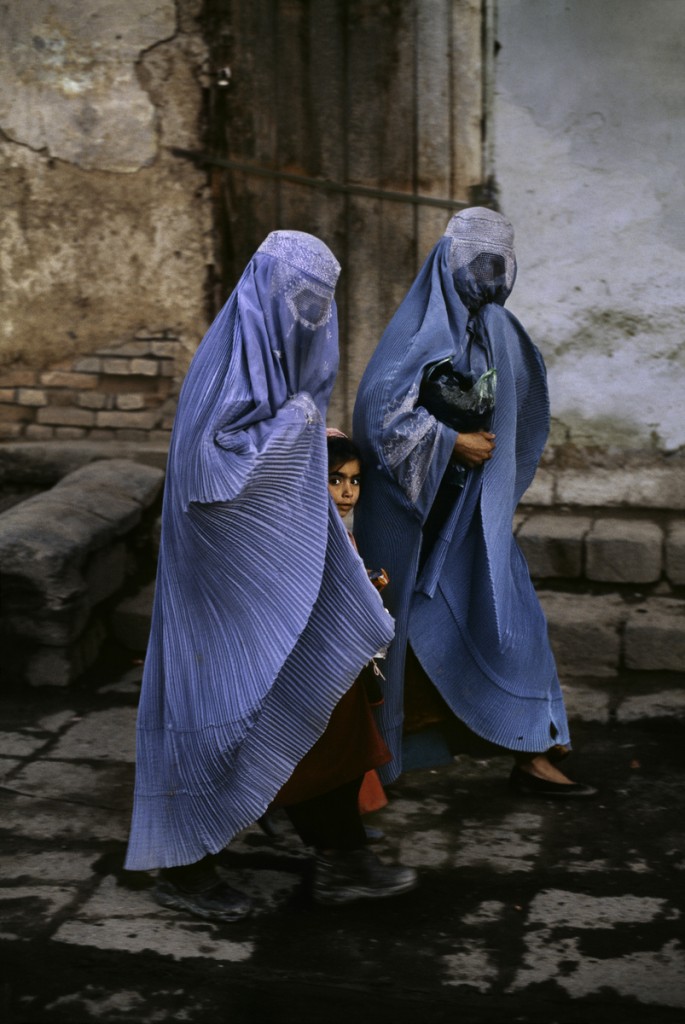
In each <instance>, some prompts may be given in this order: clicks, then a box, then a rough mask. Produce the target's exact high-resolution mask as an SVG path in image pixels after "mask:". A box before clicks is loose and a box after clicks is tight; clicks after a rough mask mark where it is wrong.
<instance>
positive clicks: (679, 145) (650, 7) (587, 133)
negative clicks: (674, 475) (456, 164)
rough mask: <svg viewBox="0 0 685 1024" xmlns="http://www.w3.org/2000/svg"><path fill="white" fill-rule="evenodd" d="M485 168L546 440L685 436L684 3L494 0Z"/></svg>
mask: <svg viewBox="0 0 685 1024" xmlns="http://www.w3.org/2000/svg"><path fill="white" fill-rule="evenodd" d="M497 39H498V41H499V43H500V46H501V49H500V51H499V54H498V57H497V61H496V94H495V110H494V116H495V147H494V155H495V170H496V176H497V179H498V183H499V186H500V203H501V208H502V210H503V212H504V213H505V214H507V216H509V217H510V218H511V220H512V221H513V223H514V226H515V229H516V235H517V253H518V258H519V278H518V281H517V284H516V288H515V289H514V293H513V295H512V298H511V300H510V302H509V306H510V308H511V309H512V311H513V312H514V313H516V314H517V315H519V316H520V318H521V320H522V321H523V323H524V324H525V325H526V326H527V328H528V329H529V331H530V333H531V334H532V335H533V337H534V338H535V340H536V341H537V342H538V344H539V345H540V347H541V349H542V351H543V353H544V355H545V358H546V361H547V364H548V368H549V378H550V392H551V399H552V412H553V416H554V418H555V421H556V422H555V432H554V438H555V439H556V440H558V441H561V440H564V439H569V440H571V441H575V442H577V443H579V444H581V445H598V446H601V447H604V446H606V445H607V444H615V445H618V446H619V447H622V448H627V449H640V448H641V449H647V448H652V449H656V450H661V451H673V450H675V449H678V448H680V447H681V446H683V445H685V416H683V412H682V408H683V395H684V394H685V346H684V344H683V334H684V333H685V331H684V325H685V316H684V314H685V260H684V259H683V250H684V249H685V183H684V180H683V176H684V173H685V131H684V129H685V87H684V79H683V67H684V66H685V4H683V3H682V2H681V0H602V2H601V3H592V2H590V0H499V9H498V29H497Z"/></svg>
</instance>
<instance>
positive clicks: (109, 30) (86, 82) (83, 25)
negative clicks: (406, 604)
mask: <svg viewBox="0 0 685 1024" xmlns="http://www.w3.org/2000/svg"><path fill="white" fill-rule="evenodd" d="M201 7H202V4H201V2H200V0H177V2H174V0H119V2H118V3H117V4H112V3H111V2H109V0H28V2H26V3H22V4H1V5H0V36H1V37H2V39H3V47H2V51H1V53H0V171H1V173H2V180H3V189H2V194H1V196H0V273H1V277H0V300H1V301H2V308H3V316H2V319H1V320H0V373H2V385H3V387H4V388H7V389H9V388H11V387H13V386H21V383H22V382H23V384H24V386H25V387H26V386H29V387H30V386H33V387H37V388H40V386H41V384H42V383H43V381H42V379H41V373H43V374H44V373H45V372H47V371H52V372H54V371H56V370H63V371H68V372H72V371H74V369H75V366H77V364H78V360H79V359H83V357H86V356H90V355H92V354H93V353H95V352H101V351H107V352H111V351H114V352H116V351H117V350H118V348H120V347H123V349H124V350H125V349H126V346H127V345H128V346H129V347H130V345H131V343H132V342H133V341H136V340H137V341H138V342H142V341H144V340H146V339H149V338H155V339H157V340H159V339H162V340H164V341H165V342H167V343H168V342H171V341H173V342H176V350H175V352H176V358H175V363H176V364H177V368H178V371H179V373H180V372H182V371H183V370H184V369H185V367H186V366H187V362H188V359H189V356H190V353H191V352H192V351H193V350H194V349H195V347H196V345H197V342H198V340H199V338H200V337H201V336H202V333H203V331H204V329H205V327H206V321H207V315H208V310H209V288H210V281H209V274H210V272H211V264H212V253H211V220H210V200H209V196H208V194H207V189H206V178H205V175H204V173H203V172H202V171H198V170H197V169H196V168H193V167H191V166H190V165H188V164H187V163H185V162H181V161H179V160H178V159H177V158H175V157H174V156H173V155H172V154H171V153H170V147H176V146H178V147H181V148H193V149H195V148H198V146H199V145H200V143H199V141H198V140H199V137H200V133H201V123H202V102H203V86H205V85H206V74H207V71H206V64H207V58H206V50H205V46H204V41H203V37H202V33H201V26H200V22H199V17H200V14H201ZM138 348H139V349H140V351H138V352H137V355H139V356H143V355H145V353H143V352H142V348H141V345H140V344H139V346H138ZM129 354H130V353H129ZM168 354H169V353H168V351H167V353H166V355H167V356H168ZM31 375H33V376H31ZM166 376H167V377H168V376H169V374H168V371H167V372H166ZM17 382H19V383H17ZM146 383H147V386H146V387H145V388H142V389H141V390H140V396H141V397H140V402H141V405H142V407H144V408H145V409H147V410H149V409H150V408H152V407H153V406H155V404H156V405H157V406H160V408H161V404H163V400H164V399H165V398H166V396H167V394H168V390H169V389H168V386H165V387H163V388H161V389H158V391H159V394H157V393H156V392H155V393H154V394H153V391H154V389H151V388H150V387H149V381H148V382H146ZM167 384H168V381H167ZM129 390H130V389H129ZM51 394H52V393H51ZM20 397H21V396H19V395H18V394H17V393H15V396H14V398H15V403H14V404H15V406H16V405H17V404H18V405H19V406H21V404H22V403H21V400H20ZM52 397H53V398H54V395H52ZM7 398H8V394H7V390H6V391H5V394H4V400H5V401H6V400H7ZM24 398H25V403H24V415H23V419H22V414H21V410H20V411H19V412H17V410H16V408H15V409H14V412H13V413H12V414H11V415H9V414H8V416H7V417H6V418H5V419H4V420H3V419H2V418H1V417H0V431H1V432H2V436H3V437H5V438H7V437H12V436H27V435H26V429H25V423H26V421H27V416H28V411H27V410H29V409H30V405H29V404H28V401H29V399H28V397H27V396H26V395H24ZM67 398H68V396H67V395H66V394H62V395H61V400H62V404H63V405H66V404H67ZM43 399H44V396H43ZM39 400H40V398H36V401H39ZM107 404H109V405H110V411H111V409H116V408H117V403H116V398H112V400H111V402H109V401H108V403H107ZM5 412H7V409H6V408H5ZM161 417H162V414H161V412H160V416H159V417H158V418H159V420H160V422H159V424H158V425H160V426H161ZM55 429H56V427H55V426H54V425H53V427H50V425H49V424H47V423H44V424H43V429H42V430H36V431H34V433H33V436H34V437H37V438H40V437H46V436H83V435H82V434H80V433H79V431H80V430H81V429H82V428H81V427H80V425H78V424H73V423H72V424H64V425H63V426H62V427H61V428H60V429H61V430H62V431H63V432H62V433H61V434H60V433H58V434H57V435H55ZM122 429H123V428H122ZM65 430H66V431H67V433H64V431H65ZM28 436H31V435H30V434H29V435H28Z"/></svg>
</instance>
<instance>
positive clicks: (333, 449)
mask: <svg viewBox="0 0 685 1024" xmlns="http://www.w3.org/2000/svg"><path fill="white" fill-rule="evenodd" d="M327 443H328V472H329V473H332V472H334V471H335V470H336V469H340V467H341V466H344V465H345V463H346V462H351V461H352V459H357V460H358V462H359V465H360V466H361V461H362V457H361V453H360V451H359V448H357V446H356V444H355V443H354V441H351V440H350V438H349V437H340V436H339V435H337V434H335V435H334V436H333V437H328V438H327Z"/></svg>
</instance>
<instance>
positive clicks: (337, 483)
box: [328, 459, 362, 519]
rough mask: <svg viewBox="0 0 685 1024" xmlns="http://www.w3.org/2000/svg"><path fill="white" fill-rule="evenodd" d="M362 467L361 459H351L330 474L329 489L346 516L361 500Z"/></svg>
mask: <svg viewBox="0 0 685 1024" xmlns="http://www.w3.org/2000/svg"><path fill="white" fill-rule="evenodd" d="M361 473H362V467H361V465H360V463H359V459H350V461H349V462H343V464H342V466H338V468H337V469H334V470H331V472H330V473H329V474H328V490H329V491H330V492H331V495H332V496H333V501H334V502H335V507H336V508H337V510H338V512H339V513H340V515H341V516H342V517H343V519H344V518H345V516H346V515H347V514H348V512H351V511H352V509H353V508H354V506H355V505H356V504H357V501H358V500H359V490H360V487H361Z"/></svg>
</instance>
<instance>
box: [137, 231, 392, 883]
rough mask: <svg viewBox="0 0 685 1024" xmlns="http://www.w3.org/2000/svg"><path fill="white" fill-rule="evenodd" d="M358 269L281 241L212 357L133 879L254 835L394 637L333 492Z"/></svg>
mask: <svg viewBox="0 0 685 1024" xmlns="http://www.w3.org/2000/svg"><path fill="white" fill-rule="evenodd" d="M339 269H340V268H339V265H338V263H337V261H336V260H335V258H334V256H333V254H332V253H331V252H330V250H329V249H328V248H327V247H326V246H325V245H324V244H323V243H322V242H321V241H320V240H318V239H316V238H314V237H313V236H311V235H307V234H304V233H301V232H291V231H277V232H272V233H271V234H270V235H269V236H268V237H267V239H266V240H265V241H264V243H262V245H261V246H260V248H259V250H258V251H257V252H256V253H255V255H254V257H253V258H252V259H251V261H250V263H249V264H248V266H247V267H246V269H245V271H244V273H243V275H242V277H241V279H240V281H239V283H238V285H237V287H236V288H235V290H234V292H233V293H232V295H231V296H230V298H229V299H228V301H227V303H226V305H225V306H224V307H223V309H222V310H221V312H220V313H219V314H218V316H217V317H216V319H215V321H214V323H213V324H212V326H211V327H210V329H209V331H208V332H207V334H206V335H205V337H204V339H203V341H202V343H201V344H200V346H199V348H198V350H197V352H196V354H195V356H194V358H193V361H192V363H191V366H190V369H189V371H188V373H187V376H186V378H185V381H184V384H183V388H182V391H181V394H180V398H179V403H178V410H177V415H176V420H175V423H174V429H173V433H172V439H171V446H170V452H169V461H168V470H167V479H166V487H165V495H164V506H163V518H162V538H161V546H160V554H159V565H158V574H157V585H156V593H155V602H154V609H153V618H152V628H151V635H150V641H149V647H148V651H147V656H146V662H145V669H144V676H143V687H142V693H141V700H140V707H139V713H138V727H137V763H136V785H135V797H134V810H133V821H132V827H131V835H130V840H129V847H128V855H127V860H126V867H127V868H129V869H134V870H142V869H150V868H159V867H171V866H175V865H181V864H188V863H192V862H194V861H197V860H199V859H200V858H202V857H203V856H204V855H205V854H207V853H215V852H217V851H218V850H220V849H221V848H222V847H224V846H225V845H226V843H227V842H228V841H229V840H230V839H231V838H232V837H233V836H234V835H235V834H236V833H237V832H238V831H239V830H241V829H242V828H244V827H246V826H247V825H249V824H251V823H252V822H254V821H255V820H256V819H257V818H258V817H259V816H260V815H261V814H262V813H263V812H264V811H265V809H266V808H267V807H268V805H269V803H270V802H271V800H272V799H273V797H274V796H275V794H276V793H277V792H278V790H279V789H280V788H281V786H282V785H283V783H284V782H285V781H286V780H287V779H288V778H289V777H290V775H291V773H292V771H293V769H294V768H295V766H296V765H297V763H298V762H299V761H300V760H301V758H302V757H303V756H304V754H305V753H306V752H307V751H308V750H309V749H310V748H311V747H312V746H313V744H314V743H315V742H316V740H317V739H318V738H319V736H320V735H321V734H322V732H323V731H324V729H325V727H326V724H327V722H328V719H329V717H330V715H331V712H332V711H333V709H334V707H335V705H336V704H337V702H338V701H339V699H340V698H341V696H342V695H343V694H344V693H345V692H346V691H347V689H348V688H349V686H350V685H351V684H352V682H353V681H354V679H355V678H356V676H357V675H358V673H359V671H360V670H361V668H362V667H363V665H364V664H365V663H366V662H367V661H368V660H369V659H370V658H371V657H372V656H373V655H374V654H375V653H376V652H377V651H378V649H379V647H383V646H386V645H387V643H388V642H389V640H390V639H391V637H392V634H393V624H392V619H391V617H390V615H389V614H388V613H387V612H386V611H385V609H384V607H383V604H382V601H381V599H380V597H379V595H378V594H377V592H376V591H375V589H374V587H373V586H372V585H371V584H370V582H369V580H368V578H367V575H366V572H365V570H364V567H363V564H362V562H361V559H360V558H359V556H358V555H357V554H356V552H355V551H354V549H353V547H352V545H351V544H350V542H349V540H348V538H347V535H346V532H345V529H344V526H343V524H342V521H341V519H340V516H339V515H338V513H337V510H336V509H335V506H334V505H333V503H332V501H331V500H330V497H329V494H328V488H327V451H326V436H325V414H326V408H327V405H328V401H329V398H330V392H331V388H332V386H333V382H334V379H335V374H336V371H337V365H338V337H337V319H336V308H335V302H334V299H333V293H334V287H335V283H336V280H337V277H338V273H339Z"/></svg>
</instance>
